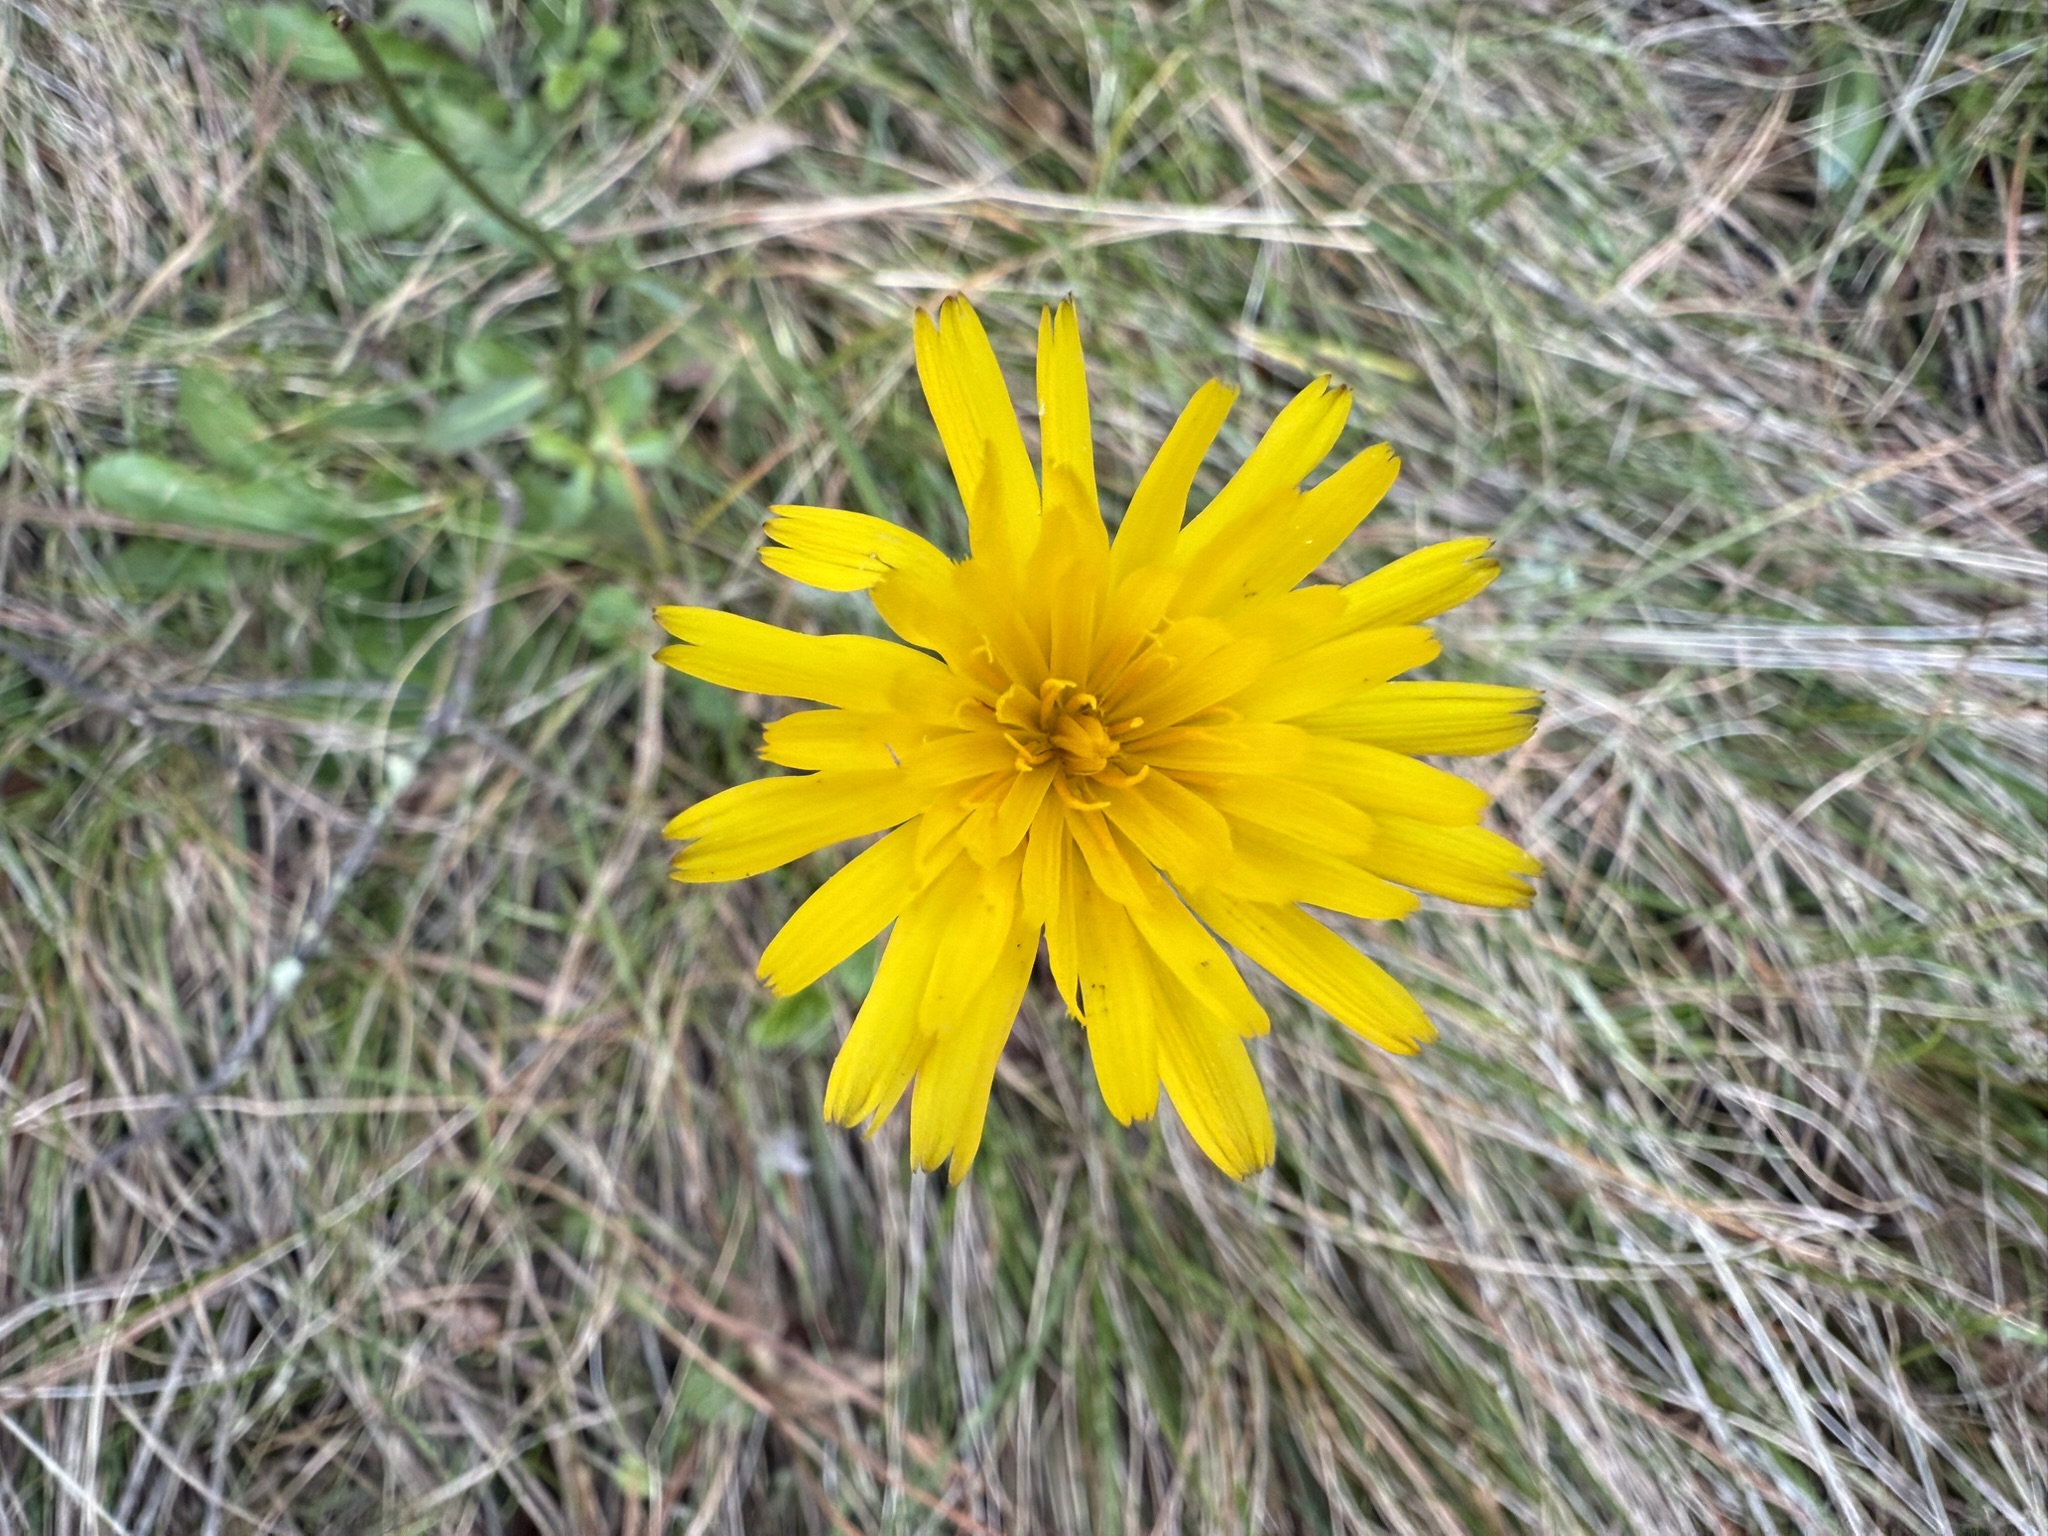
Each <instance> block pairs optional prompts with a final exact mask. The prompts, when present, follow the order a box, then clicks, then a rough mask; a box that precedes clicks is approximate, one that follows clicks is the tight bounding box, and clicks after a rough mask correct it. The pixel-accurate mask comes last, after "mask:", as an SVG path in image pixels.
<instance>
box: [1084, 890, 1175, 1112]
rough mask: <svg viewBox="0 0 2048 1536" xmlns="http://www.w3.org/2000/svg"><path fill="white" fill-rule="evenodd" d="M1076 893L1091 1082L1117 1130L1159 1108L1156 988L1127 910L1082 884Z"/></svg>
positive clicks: (1148, 963) (1143, 950)
mask: <svg viewBox="0 0 2048 1536" xmlns="http://www.w3.org/2000/svg"><path fill="white" fill-rule="evenodd" d="M1078 895H1079V896H1080V902H1081V914H1080V916H1081V923H1080V932H1081V1009H1082V1017H1083V1018H1084V1019H1085V1020H1086V1021H1087V1026H1088V1056H1089V1059H1090V1060H1091V1061H1092V1062H1093V1063H1094V1064H1095V1081H1096V1084H1097V1086H1098V1087H1100V1089H1101V1090H1102V1102H1103V1103H1104V1104H1106V1105H1107V1106H1108V1107H1109V1112H1110V1114H1111V1115H1113V1116H1114V1117H1115V1118H1116V1121H1117V1123H1118V1124H1119V1125H1130V1124H1132V1123H1133V1122H1135V1121H1139V1120H1149V1119H1151V1118H1152V1115H1153V1112H1154V1111H1155V1110H1156V1109H1157V1108H1158V1107H1159V1060H1158V1052H1157V1048H1156V1045H1155V1041H1154V1035H1153V1019H1154V1016H1155V1015H1156V1014H1157V1013H1158V1011H1159V1007H1158V993H1159V988H1158V983H1157V982H1156V981H1155V980H1154V978H1153V974H1152V967H1151V964H1150V962H1149V960H1148V959H1147V956H1146V950H1145V946H1144V945H1143V944H1142V943H1141V942H1140V940H1139V938H1138V934H1137V930H1136V929H1134V928H1133V927H1132V926H1131V920H1130V917H1129V916H1128V915H1127V914H1126V912H1125V910H1124V909H1123V908H1122V907H1120V906H1118V905H1117V904H1116V903H1115V902H1113V901H1110V900H1109V899H1108V898H1107V897H1105V896H1104V895H1103V894H1102V893H1101V892H1100V891H1098V890H1096V889H1094V887H1092V886H1090V885H1087V884H1085V883H1084V884H1083V885H1082V886H1081V887H1080V889H1079V892H1078Z"/></svg>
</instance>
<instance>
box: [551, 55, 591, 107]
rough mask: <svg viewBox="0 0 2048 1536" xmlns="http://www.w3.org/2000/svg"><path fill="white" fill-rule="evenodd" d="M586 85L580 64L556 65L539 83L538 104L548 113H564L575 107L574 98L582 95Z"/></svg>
mask: <svg viewBox="0 0 2048 1536" xmlns="http://www.w3.org/2000/svg"><path fill="white" fill-rule="evenodd" d="M587 83H588V81H587V79H586V78H585V71H584V67H583V65H582V64H581V63H580V62H575V63H569V64H557V65H555V66H554V67H553V68H551V69H550V70H549V71H548V73H547V78H546V79H545V80H543V81H541V86H540V104H541V105H542V106H544V107H546V108H547V109H548V110H549V111H550V112H566V111H568V110H569V108H570V107H571V106H573V105H575V102H576V98H577V97H578V96H581V95H582V94H583V87H584V86H585V85H586V84H587Z"/></svg>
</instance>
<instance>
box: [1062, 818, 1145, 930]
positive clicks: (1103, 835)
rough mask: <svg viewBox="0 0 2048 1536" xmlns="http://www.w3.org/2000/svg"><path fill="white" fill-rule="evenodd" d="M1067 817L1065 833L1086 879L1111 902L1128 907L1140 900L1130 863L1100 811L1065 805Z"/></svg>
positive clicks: (1136, 880)
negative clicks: (1077, 853)
mask: <svg viewBox="0 0 2048 1536" xmlns="http://www.w3.org/2000/svg"><path fill="white" fill-rule="evenodd" d="M1066 815H1067V830H1068V831H1070V832H1071V833H1072V834H1073V836H1074V846H1075V847H1077V848H1079V849H1080V850H1081V865H1082V869H1083V872H1084V873H1085V877H1086V878H1088V879H1091V880H1093V881H1094V882H1095V884H1096V885H1097V887H1099V888H1100V889H1101V891H1102V893H1103V894H1104V895H1105V896H1107V897H1108V898H1109V899H1110V900H1111V901H1115V902H1120V903H1122V904H1123V905H1124V906H1127V907H1128V906H1131V905H1132V904H1134V903H1136V902H1139V901H1143V900H1144V897H1143V896H1142V895H1141V894H1140V893H1139V889H1138V879H1137V876H1136V875H1135V874H1133V873H1132V872H1131V862H1130V860H1129V859H1127V858H1125V856H1124V850H1123V847H1122V845H1121V844H1119V843H1118V841H1117V837H1116V834H1115V833H1114V832H1112V831H1111V830H1110V828H1109V823H1108V822H1107V821H1105V820H1104V819H1103V816H1102V812H1100V811H1077V810H1075V809H1074V808H1073V807H1072V806H1068V807H1067V808H1066Z"/></svg>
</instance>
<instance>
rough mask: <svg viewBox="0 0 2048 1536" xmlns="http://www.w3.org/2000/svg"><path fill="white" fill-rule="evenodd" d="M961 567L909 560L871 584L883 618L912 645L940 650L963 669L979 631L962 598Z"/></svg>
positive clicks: (870, 593)
mask: <svg viewBox="0 0 2048 1536" xmlns="http://www.w3.org/2000/svg"><path fill="white" fill-rule="evenodd" d="M959 576H960V567H959V566H957V565H954V564H952V563H951V562H950V561H949V562H947V564H945V565H944V566H930V565H906V566H904V567H902V568H901V569H899V570H894V571H891V572H889V573H888V575H886V576H884V577H883V578H882V579H881V580H880V581H878V582H876V583H875V585H874V586H872V587H870V588H869V589H868V600H869V601H870V602H872V603H873V604H874V605H875V612H876V613H878V614H880V615H881V616H882V622H883V623H884V624H887V625H888V626H889V627H890V628H891V629H893V630H894V631H896V633H897V634H898V635H900V636H902V637H903V638H904V639H905V640H908V641H909V642H910V643H911V644H912V645H921V646H923V647H924V648H925V649H927V650H932V651H937V652H938V653H939V654H940V655H942V656H944V657H945V658H946V660H947V661H948V662H950V663H952V665H953V666H954V667H955V668H956V669H961V670H964V669H965V664H966V663H967V662H968V660H969V658H970V657H971V656H972V654H973V651H974V648H975V647H976V646H977V645H979V644H981V634H980V631H978V630H976V629H975V627H974V626H973V624H972V623H970V622H969V617H968V611H967V605H966V604H965V603H963V602H962V601H961V599H960V581H959Z"/></svg>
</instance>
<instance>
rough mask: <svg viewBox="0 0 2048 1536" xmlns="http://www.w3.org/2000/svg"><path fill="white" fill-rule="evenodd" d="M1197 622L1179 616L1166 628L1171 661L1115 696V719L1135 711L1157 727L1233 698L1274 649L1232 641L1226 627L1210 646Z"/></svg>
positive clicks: (1256, 677)
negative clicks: (1117, 697)
mask: <svg viewBox="0 0 2048 1536" xmlns="http://www.w3.org/2000/svg"><path fill="white" fill-rule="evenodd" d="M1200 622H1201V621H1199V620H1183V621H1182V622H1181V623H1178V624H1176V625H1174V626H1173V628H1172V629H1171V630H1170V631H1168V634H1167V637H1166V639H1165V640H1164V641H1163V642H1162V644H1161V649H1162V651H1163V653H1164V654H1165V655H1167V656H1169V657H1171V658H1172V661H1173V665H1171V666H1170V667H1162V668H1160V669H1159V670H1158V671H1157V672H1155V673H1154V674H1153V675H1152V676H1150V677H1147V678H1145V679H1144V680H1143V681H1141V682H1140V683H1138V684H1137V685H1136V686H1134V687H1133V688H1132V689H1131V690H1130V692H1129V693H1128V694H1127V695H1126V696H1124V697H1123V698H1120V699H1117V700H1116V701H1115V705H1114V713H1115V715H1116V717H1117V718H1123V717H1126V716H1129V715H1137V716H1139V717H1140V718H1142V719H1143V720H1144V722H1145V724H1146V725H1147V726H1148V727H1149V728H1151V729H1154V730H1157V729H1159V728H1161V727H1164V726H1169V725H1172V724H1174V723H1176V722H1177V721H1181V720H1185V719H1187V718H1188V717H1189V716H1190V715H1198V714H1200V713H1201V712H1202V711H1203V710H1205V709H1208V708H1210V707H1211V706H1212V705H1216V704H1220V703H1222V702H1223V701H1224V700H1225V699H1230V698H1235V697H1236V696H1237V695H1238V694H1239V693H1241V692H1242V691H1243V690H1244V689H1245V688H1247V687H1248V686H1250V685H1251V684H1252V683H1253V682H1255V681H1258V680H1259V678H1260V676H1261V674H1263V673H1264V672H1265V671H1266V669H1267V664H1268V662H1269V661H1270V659H1271V657H1272V654H1273V648H1272V647H1271V646H1270V645H1268V644H1267V643H1266V642H1265V641H1263V640H1237V639H1234V638H1233V637H1231V636H1230V634H1229V632H1228V631H1227V630H1225V631H1224V632H1223V637H1222V639H1221V640H1220V642H1218V643H1217V644H1216V645H1214V646H1213V647H1212V646H1211V644H1210V641H1211V638H1212V637H1211V635H1210V634H1209V633H1208V632H1206V631H1203V632H1199V633H1195V631H1196V626H1197V624H1199V623H1200ZM1219 628H1220V626H1219Z"/></svg>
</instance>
